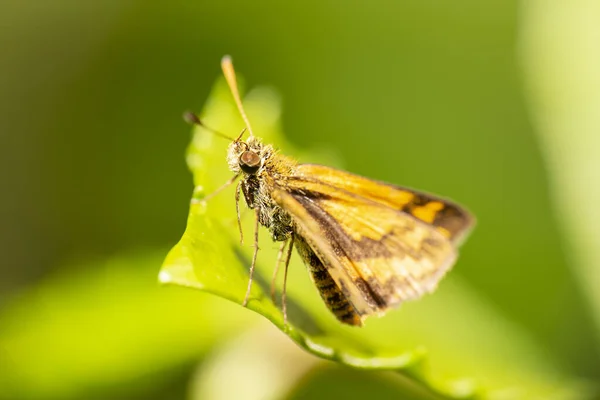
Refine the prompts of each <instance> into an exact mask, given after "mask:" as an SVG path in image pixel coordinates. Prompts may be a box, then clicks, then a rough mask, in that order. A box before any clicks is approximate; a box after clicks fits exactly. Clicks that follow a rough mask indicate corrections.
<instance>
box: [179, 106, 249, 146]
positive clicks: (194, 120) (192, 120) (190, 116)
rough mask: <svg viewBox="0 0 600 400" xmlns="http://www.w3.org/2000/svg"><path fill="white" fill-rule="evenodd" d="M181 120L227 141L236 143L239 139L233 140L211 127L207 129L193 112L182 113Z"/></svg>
mask: <svg viewBox="0 0 600 400" xmlns="http://www.w3.org/2000/svg"><path fill="white" fill-rule="evenodd" d="M183 119H184V120H185V122H187V123H188V124H190V125H198V126H201V127H203V128H204V129H206V130H207V131H209V132H211V133H214V134H215V135H217V136H220V137H222V138H225V139H227V140H230V141H232V142H236V141H238V140H239V137H238V138H237V139H233V138H231V137H229V136H227V135H226V134H224V133H221V132H219V131H217V130H216V129H213V128H211V127H208V126H206V125H204V122H202V120H201V119H200V118H198V116H197V115H196V114H194V113H193V112H191V111H186V112H184V113H183ZM243 133H244V131H242V134H243ZM240 137H241V135H240Z"/></svg>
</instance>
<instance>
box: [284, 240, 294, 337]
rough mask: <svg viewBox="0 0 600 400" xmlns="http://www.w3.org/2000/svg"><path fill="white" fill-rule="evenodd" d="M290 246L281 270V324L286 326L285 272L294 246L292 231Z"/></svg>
mask: <svg viewBox="0 0 600 400" xmlns="http://www.w3.org/2000/svg"><path fill="white" fill-rule="evenodd" d="M289 240H290V246H289V247H288V251H287V254H286V256H285V269H284V270H283V290H282V291H281V308H282V311H283V326H284V327H287V301H286V290H285V289H286V284H287V273H288V266H289V265H290V258H292V249H293V248H294V233H292V236H291V237H290V239H289Z"/></svg>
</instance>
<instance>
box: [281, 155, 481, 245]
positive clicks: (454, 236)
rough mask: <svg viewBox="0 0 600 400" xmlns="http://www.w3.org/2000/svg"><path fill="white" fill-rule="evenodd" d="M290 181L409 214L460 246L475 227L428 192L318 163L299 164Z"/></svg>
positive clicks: (468, 215) (453, 206) (460, 212)
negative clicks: (316, 184) (314, 184)
mask: <svg viewBox="0 0 600 400" xmlns="http://www.w3.org/2000/svg"><path fill="white" fill-rule="evenodd" d="M292 179H299V180H301V181H302V180H308V181H318V182H319V183H322V184H323V185H328V186H332V187H335V188H338V189H343V190H345V191H348V192H350V193H353V194H355V195H358V196H361V197H364V198H367V199H370V200H373V201H375V202H377V203H380V204H384V205H387V206H389V207H391V208H394V209H396V210H399V211H403V212H405V213H408V214H411V215H412V216H414V217H416V218H418V219H420V220H421V221H423V222H426V223H427V224H431V225H433V226H434V227H436V228H437V229H438V230H439V231H440V232H441V233H442V234H443V235H444V236H446V237H448V238H450V240H452V242H453V243H454V244H455V245H457V246H458V245H460V244H461V243H462V241H463V240H464V239H466V237H467V235H468V233H469V232H470V230H471V229H472V228H473V226H474V225H475V218H474V217H473V216H472V215H471V213H469V212H468V211H467V210H465V209H464V208H463V207H461V206H459V205H457V204H456V203H454V202H452V201H450V200H447V199H444V198H441V197H439V196H435V195H432V194H429V193H424V192H420V191H417V190H413V189H410V188H405V187H401V186H396V185H391V184H389V183H384V182H380V181H375V180H372V179H368V178H364V177H362V176H359V175H355V174H351V173H349V172H345V171H340V170H337V169H335V168H330V167H326V166H323V165H317V164H302V165H299V166H298V167H297V169H296V176H295V177H294V178H292Z"/></svg>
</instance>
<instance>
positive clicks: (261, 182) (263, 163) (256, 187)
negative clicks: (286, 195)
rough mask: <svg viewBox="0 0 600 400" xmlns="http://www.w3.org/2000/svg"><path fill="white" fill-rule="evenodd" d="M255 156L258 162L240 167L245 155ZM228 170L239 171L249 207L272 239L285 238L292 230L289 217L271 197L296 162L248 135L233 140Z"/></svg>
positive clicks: (289, 173)
mask: <svg viewBox="0 0 600 400" xmlns="http://www.w3.org/2000/svg"><path fill="white" fill-rule="evenodd" d="M249 152H251V153H254V154H256V155H258V159H260V163H259V164H258V166H257V167H256V169H255V170H254V168H253V169H252V170H248V169H247V168H246V170H245V169H244V168H243V167H242V166H241V165H242V164H243V162H240V160H243V159H244V157H246V156H247V154H244V153H249ZM227 162H228V164H229V169H230V170H231V171H232V172H234V173H236V174H242V182H241V190H242V193H243V194H244V199H245V200H246V204H247V205H248V207H249V208H251V209H253V210H256V212H257V215H258V222H259V223H260V224H261V225H263V226H264V227H266V228H268V229H269V232H270V233H271V236H272V238H273V240H275V241H284V240H286V239H288V238H289V237H290V236H291V234H292V232H293V231H294V229H293V221H292V218H291V216H290V215H289V214H288V213H287V212H286V211H284V210H283V209H282V208H281V207H279V206H278V205H277V203H276V202H275V201H274V200H273V197H272V193H273V191H274V190H276V188H277V182H278V181H281V180H283V179H285V177H288V176H291V175H293V171H294V168H295V167H296V165H297V163H296V161H295V160H292V159H290V158H288V157H285V156H282V155H281V154H279V153H278V152H277V151H276V150H275V149H274V148H273V146H271V145H264V144H263V143H262V142H261V141H260V139H258V138H256V137H250V138H249V139H248V141H246V142H241V141H238V142H234V143H232V144H231V145H230V146H229V149H228V152H227Z"/></svg>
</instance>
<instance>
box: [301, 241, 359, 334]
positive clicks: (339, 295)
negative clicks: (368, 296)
mask: <svg viewBox="0 0 600 400" xmlns="http://www.w3.org/2000/svg"><path fill="white" fill-rule="evenodd" d="M294 245H295V246H296V249H297V250H298V254H300V257H301V258H302V260H303V261H304V263H305V264H306V267H307V268H308V271H309V272H310V276H311V278H312V281H313V283H314V284H315V286H316V287H317V290H318V292H319V294H320V295H321V298H322V299H323V301H324V302H325V305H326V306H327V308H328V309H329V310H330V311H331V312H332V313H333V314H334V315H335V317H336V318H337V319H338V320H339V321H341V322H343V323H345V324H348V325H354V326H362V320H361V318H360V316H359V315H358V313H357V312H356V310H355V309H354V307H353V306H352V304H350V302H349V301H348V299H347V298H346V296H345V295H344V293H343V292H342V290H341V289H340V288H339V287H338V285H337V284H336V283H335V281H334V280H333V278H332V277H331V275H330V274H329V272H328V271H327V268H326V267H325V266H324V265H323V263H322V262H321V260H319V257H317V255H316V254H315V253H314V251H312V249H311V248H310V246H309V245H308V244H307V243H306V242H305V241H304V239H302V237H299V236H296V239H295V242H294Z"/></svg>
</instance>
